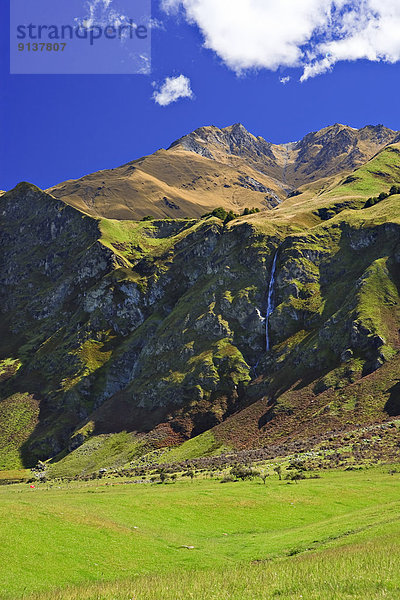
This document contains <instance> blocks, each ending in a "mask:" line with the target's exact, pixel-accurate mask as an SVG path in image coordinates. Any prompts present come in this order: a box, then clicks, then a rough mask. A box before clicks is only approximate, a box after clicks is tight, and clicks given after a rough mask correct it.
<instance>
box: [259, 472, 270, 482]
mask: <svg viewBox="0 0 400 600" xmlns="http://www.w3.org/2000/svg"><path fill="white" fill-rule="evenodd" d="M268 477H269V473H267V471H261V473H260V479H262V481H263V483H264V485H265V484H266V482H267V479H268Z"/></svg>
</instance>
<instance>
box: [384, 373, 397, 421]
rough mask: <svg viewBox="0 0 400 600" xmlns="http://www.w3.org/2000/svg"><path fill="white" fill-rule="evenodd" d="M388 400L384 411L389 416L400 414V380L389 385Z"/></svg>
mask: <svg viewBox="0 0 400 600" xmlns="http://www.w3.org/2000/svg"><path fill="white" fill-rule="evenodd" d="M388 392H390V396H389V400H388V401H387V402H386V404H385V412H387V414H388V415H389V416H390V417H398V416H399V415H400V381H399V382H398V383H396V384H395V385H394V386H393V387H391V388H390V389H389V390H388Z"/></svg>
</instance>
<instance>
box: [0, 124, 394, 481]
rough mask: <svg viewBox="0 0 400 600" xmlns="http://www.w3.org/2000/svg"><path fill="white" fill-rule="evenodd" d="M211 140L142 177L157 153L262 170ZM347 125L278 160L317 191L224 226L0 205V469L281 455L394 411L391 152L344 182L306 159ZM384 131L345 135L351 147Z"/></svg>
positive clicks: (351, 159) (328, 164) (241, 147)
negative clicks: (312, 175) (282, 448)
mask: <svg viewBox="0 0 400 600" xmlns="http://www.w3.org/2000/svg"><path fill="white" fill-rule="evenodd" d="M215 129H216V128H207V132H206V133H204V132H203V133H202V134H201V135H200V134H197V133H196V136H195V137H196V140H195V141H196V144H199V145H201V143H203V142H200V140H201V139H202V140H206V141H207V148H208V150H209V151H210V153H211V154H212V155H213V157H212V158H210V157H204V156H202V155H201V149H199V147H198V146H196V145H193V144H192V141H193V139H192V138H190V140H191V141H188V139H185V138H182V139H181V140H179V141H178V142H176V144H175V145H174V146H173V147H172V148H171V149H170V150H165V151H162V152H161V154H159V155H157V153H156V155H153V156H152V157H148V158H146V159H142V161H143V162H142V166H141V167H140V169H142V170H141V172H143V173H144V172H145V171H144V168H145V167H143V164H145V165H147V166H146V169H147V171H148V172H150V167H149V165H153V166H154V169H155V168H156V167H155V165H159V164H160V156H161V155H162V156H163V157H169V156H182V157H184V159H183V158H182V161H183V162H185V161H186V160H187V161H189V160H191V159H192V157H193V160H194V161H206V164H207V165H209V164H215V165H218V168H221V169H222V167H224V168H225V167H226V168H227V169H228V168H229V169H231V171H229V172H232V173H233V172H236V176H237V177H239V176H240V175H239V170H238V166H237V165H238V164H239V162H238V163H236V162H235V161H242V162H240V164H241V165H244V164H245V163H246V168H248V169H253V172H254V169H255V165H256V163H257V161H260V165H261V163H264V162H265V164H267V167H265V170H267V168H268V169H269V168H270V167H269V166H268V165H269V161H271V164H272V162H273V158H272V157H271V154H273V155H276V154H277V151H276V149H275V148H274V147H273V146H272V147H271V146H268V144H267V143H264V141H258V138H254V137H253V136H250V134H248V135H247V133H245V132H243V129H244V128H243V129H242V128H241V127H240V128H239V127H236V128H235V126H234V127H233V128H231V129H230V130H229V128H228V130H225V131H224V132H223V136H224V137H220V134H219V133H218V131H223V130H218V131H217V132H215V131H214V130H215ZM348 130H350V131H353V130H351V129H350V128H344V127H343V126H334V127H332V128H331V130H330V131H329V132H328V131H325V132H324V133H321V132H320V134H311V138H309V141H308V142H307V144H306V143H305V142H304V140H303V141H302V142H299V143H298V144H297V149H295V148H291V149H290V150H289V151H290V152H297V153H298V154H297V155H296V156H300V153H301V152H302V151H303V155H305V154H304V152H305V149H306V147H308V150H307V152H308V153H309V154H308V155H307V156H308V158H307V160H308V161H309V163H310V164H311V165H313V169H314V167H315V166H316V165H317V162H318V164H319V165H321V167H320V172H321V173H322V172H323V173H324V177H323V178H322V179H319V180H316V181H315V182H311V183H307V184H305V185H304V186H303V187H302V188H301V189H300V190H298V193H297V194H296V195H293V196H291V197H290V198H287V199H285V200H284V201H282V203H280V204H279V205H277V206H276V208H274V209H273V210H265V211H262V212H260V213H257V214H252V215H247V216H241V217H239V218H237V219H234V220H232V221H230V222H229V223H224V222H223V221H222V220H220V219H219V218H217V217H212V216H211V217H204V218H183V219H179V218H175V219H165V218H164V219H154V220H152V221H137V220H136V221H135V220H127V219H122V220H117V219H109V218H106V217H103V216H99V215H98V214H97V213H96V211H97V209H96V210H94V209H93V210H92V212H93V214H89V213H90V211H89V210H87V206H86V204H85V210H84V211H83V210H79V209H78V208H76V207H73V206H71V204H70V202H71V198H70V197H68V203H67V202H66V201H64V200H63V199H60V198H57V197H55V196H54V195H52V194H49V193H48V192H43V191H42V190H40V189H39V188H37V187H35V186H34V185H31V184H28V183H21V184H19V185H18V186H17V187H16V188H15V189H14V190H11V191H9V192H7V193H5V194H4V195H3V196H1V198H0V205H1V211H0V227H1V233H2V235H1V238H0V253H1V265H2V267H1V269H0V300H1V304H0V353H1V354H0V424H1V428H0V468H5V467H8V468H11V467H15V466H20V465H21V464H24V465H32V464H34V463H36V461H37V460H38V459H41V460H43V459H46V460H47V459H49V458H51V459H52V465H53V466H52V468H53V472H54V473H55V474H57V473H59V474H60V473H61V474H62V473H64V474H65V472H67V471H68V469H70V470H71V471H72V470H73V469H75V470H76V469H77V467H76V465H77V464H79V465H80V466H79V471H81V470H82V471H85V472H90V468H93V467H91V465H93V464H94V463H93V456H94V455H100V456H101V457H102V459H101V460H102V461H104V463H105V466H112V465H115V464H119V465H120V466H121V465H123V464H124V463H129V462H130V461H131V460H133V459H137V458H138V457H140V456H149V453H150V455H151V453H155V455H158V454H157V453H158V452H163V450H160V449H163V448H168V447H178V446H180V445H181V446H180V448H179V452H180V457H181V458H192V457H194V456H199V455H204V454H210V455H212V454H213V453H218V452H221V451H222V450H224V449H225V450H229V451H234V450H241V449H252V448H253V449H255V448H266V447H271V445H273V444H283V445H286V446H287V445H288V444H296V443H299V442H301V440H308V441H310V440H311V441H312V440H313V439H314V440H316V439H321V438H323V437H324V436H325V437H326V436H330V435H333V434H335V432H336V433H337V432H346V431H351V430H352V429H354V428H356V427H368V426H371V425H374V424H377V423H378V424H379V423H382V422H385V421H388V420H390V418H393V416H398V415H400V390H399V372H400V370H399V367H400V364H399V361H400V354H399V351H400V339H399V330H400V195H399V194H398V192H399V191H400V187H398V186H399V185H400V143H390V144H389V145H384V146H383V149H381V150H380V151H379V152H378V153H376V152H375V154H374V155H373V156H372V157H371V158H370V159H369V160H364V159H363V160H364V162H363V163H362V164H361V165H360V166H359V167H358V168H356V169H355V170H353V171H352V172H351V173H350V174H349V173H348V170H347V171H346V172H345V173H343V172H342V171H340V170H339V171H338V169H340V168H341V167H340V166H339V165H343V164H344V163H346V164H347V165H350V164H356V161H357V160H361V159H359V158H357V156H359V154H358V152H354V153H353V156H348V157H347V158H346V156H342V155H341V154H338V152H339V149H340V148H339V149H336V150H335V152H334V153H333V155H332V158H331V160H330V161H329V159H328V157H327V147H328V146H326V147H322V148H321V149H319V150H318V148H319V146H320V143H319V142H320V141H321V139H325V137H324V136H328V137H332V136H333V138H334V139H337V137H338V136H339V138H340V139H342V138H341V136H342V135H343V132H344V134H345V137H346V139H348V138H347V134H349V135H350V133H349V131H348ZM213 131H214V133H213V134H212V139H213V140H214V141H211V139H210V138H209V137H207V136H208V134H209V133H210V132H213ZM238 131H239V133H240V132H241V134H243V136H244V138H245V139H242V137H241V135H240V136H239V135H238V133H237V132H238ZM335 131H337V134H335V133H334V132H335ZM379 131H381V133H379ZM387 131H388V130H384V129H382V130H380V129H379V128H364V130H359V131H358V132H355V133H354V136H356V138H357V140H358V141H357V147H358V148H359V152H360V153H362V152H364V154H363V156H364V157H367V156H369V155H370V154H373V152H374V150H375V149H376V148H375V147H374V150H372V146H373V144H375V143H376V144H378V141H377V140H378V139H380V140H381V142H382V140H383V138H385V140H386V136H387V135H388V136H389V137H390V136H391V134H388V133H387ZM232 132H233V133H232ZM214 134H215V136H216V137H213V136H214ZM191 135H192V134H191ZM210 135H211V133H210ZM352 135H353V134H352ZM380 135H381V136H383V138H382V137H379V136H380ZM232 136H233V137H232ZM248 136H250V137H248ZM189 137H190V136H189ZM206 137H207V139H206ZM306 137H307V136H306ZM366 138H367V142H365V139H366ZM218 139H219V140H220V142H217V141H215V140H218ZM305 139H306V138H305ZM352 139H354V138H352ZM245 140H247V141H246V143H245ZM371 140H375V141H374V142H372V141H371ZM303 142H304V143H303ZM364 142H365V144H366V145H368V147H369V151H368V153H367V150H366V146H363V144H364ZM381 142H379V143H381ZM204 143H205V142H204ZM338 143H339V142H338ZM190 144H192V149H187V148H188V147H189V146H190ZM228 144H230V145H228ZM258 144H260V146H258ZM327 144H328V142H327ZM328 145H329V144H328ZM245 146H247V147H246V148H245ZM353 146H354V145H353ZM353 146H352V147H353ZM256 148H259V150H260V154H259V155H258V154H257V151H256ZM261 148H262V151H261ZM227 149H228V150H227ZM301 149H302V150H301ZM217 150H218V151H219V152H220V154H219V155H218V156H217ZM199 152H200V154H199ZM213 153H214V154H213ZM229 153H230V154H229ZM321 153H322V154H321ZM342 154H343V153H342ZM349 154H351V152H349ZM214 155H215V156H214ZM244 155H245V158H243V156H244ZM318 155H320V156H319V158H317V157H318ZM229 156H231V157H233V158H231V159H230V158H229ZM293 156H294V155H293ZM224 157H225V158H224ZM338 157H339V158H338ZM340 157H341V158H340ZM168 160H170V159H168ZM223 160H226V161H228V160H232V161H233V162H234V163H235V165H234V164H232V165H228V164H225V163H224V162H223ZM293 160H294V163H293V164H295V159H293ZM296 160H297V159H296ZM304 160H305V159H304ZM324 161H325V162H324ZM139 162H140V161H139ZM165 164H166V163H165ZM169 164H170V165H171V164H172V163H171V162H170V163H169ZM177 164H178V162H177ZM185 164H187V163H185ZM196 164H198V163H196ZM202 164H203V163H202ZM291 164H292V163H291ZM219 165H222V167H219ZM302 165H303V167H302V169H303V170H302V171H301V177H304V178H306V177H308V176H309V175H307V174H306V171H310V172H311V170H310V169H308V168H307V167H306V163H305V162H302ZM323 165H325V166H323ZM240 168H241V167H240ZM243 168H244V167H243ZM271 168H272V167H271ZM123 169H125V170H122V171H118V170H117V169H116V170H114V171H111V172H110V173H114V175H113V177H114V178H115V179H113V180H112V181H115V185H117V181H118V172H119V173H127V172H128V171H126V170H127V169H129V166H126V167H124V168H123ZM135 169H138V170H139V166H135ZM235 170H236V171H235ZM116 171H117V173H115V172H116ZM170 171H171V169H170ZM298 171H300V169H298ZM153 172H155V171H153ZM181 172H182V171H181ZM227 172H228V171H227ZM288 172H292V171H290V169H288ZM293 172H295V169H294V167H293ZM257 173H258V175H257V176H258V177H259V178H261V177H263V176H264V175H262V174H261V173H259V172H258V171H257ZM97 176H99V175H96V177H97ZM174 176H175V175H174ZM297 176H298V177H300V175H296V177H297ZM90 177H95V176H89V178H90ZM293 177H294V175H293ZM303 180H304V179H303ZM104 181H106V179H104ZM293 184H294V180H293ZM71 185H72V184H71ZM79 185H82V184H79ZM123 185H125V183H124V182H123V183H121V186H123ZM203 185H204V181H203V182H202V181H201V182H200V183H199V186H200V189H202V186H203ZM194 186H195V190H193V198H194V195H195V193H197V192H196V189H197V184H196V185H195V184H194ZM313 186H315V187H313ZM244 189H246V188H244ZM198 193H199V197H201V195H202V193H201V192H198ZM249 193H250V192H249ZM251 193H256V192H251ZM257 193H262V192H257ZM110 194H111V191H110ZM219 200H220V198H219V197H218V196H217V195H216V198H215V204H214V205H210V206H212V207H213V208H215V207H216V206H218V205H219ZM97 206H98V207H99V205H97ZM104 206H105V204H104ZM92 208H93V207H92ZM201 208H202V210H204V207H203V206H202V207H201ZM95 213H96V214H95ZM267 313H270V317H269V320H268V344H267V340H266V320H265V316H266V314H267ZM268 347H269V349H268ZM121 432H128V433H127V434H123V435H125V437H122V438H121V435H122V433H121ZM115 436H116V437H115ZM118 436H119V437H118ZM113 440H114V441H113ZM310 443H311V442H310ZM194 444H195V445H194ZM96 453H97V454H96ZM146 460H147V459H146ZM71 465H74V467H72V466H71ZM103 466H104V465H103Z"/></svg>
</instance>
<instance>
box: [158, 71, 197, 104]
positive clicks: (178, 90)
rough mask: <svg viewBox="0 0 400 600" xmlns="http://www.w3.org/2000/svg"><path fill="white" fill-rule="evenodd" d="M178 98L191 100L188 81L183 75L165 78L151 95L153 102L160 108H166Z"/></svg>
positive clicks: (191, 95)
mask: <svg viewBox="0 0 400 600" xmlns="http://www.w3.org/2000/svg"><path fill="white" fill-rule="evenodd" d="M179 98H193V92H192V89H191V87H190V79H188V77H185V76H184V75H179V77H167V78H166V79H165V80H164V82H163V84H162V85H161V86H160V87H159V89H158V90H156V91H155V92H154V94H153V99H154V101H155V102H156V103H157V104H159V105H160V106H168V104H171V102H176V101H177V100H179Z"/></svg>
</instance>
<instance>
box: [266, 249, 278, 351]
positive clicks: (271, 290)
mask: <svg viewBox="0 0 400 600" xmlns="http://www.w3.org/2000/svg"><path fill="white" fill-rule="evenodd" d="M277 258H278V252H275V256H274V260H273V263H272V270H271V278H270V280H269V287H268V301H267V312H266V315H265V341H266V350H267V352H269V351H270V340H269V317H270V315H271V313H272V312H273V310H274V308H275V272H276V261H277Z"/></svg>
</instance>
